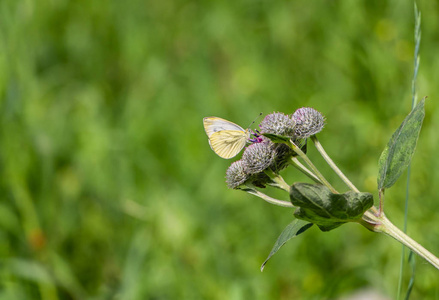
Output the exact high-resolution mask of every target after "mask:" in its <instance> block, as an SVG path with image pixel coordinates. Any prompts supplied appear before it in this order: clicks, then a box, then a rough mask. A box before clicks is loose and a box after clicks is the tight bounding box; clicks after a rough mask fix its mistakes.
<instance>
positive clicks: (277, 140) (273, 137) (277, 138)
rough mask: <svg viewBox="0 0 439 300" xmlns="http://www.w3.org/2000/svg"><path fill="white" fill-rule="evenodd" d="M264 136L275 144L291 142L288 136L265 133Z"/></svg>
mask: <svg viewBox="0 0 439 300" xmlns="http://www.w3.org/2000/svg"><path fill="white" fill-rule="evenodd" d="M262 135H263V136H265V137H266V138H269V139H270V140H271V141H272V142H273V143H285V142H288V141H289V140H290V138H289V137H287V136H282V135H277V134H272V133H263V134H262Z"/></svg>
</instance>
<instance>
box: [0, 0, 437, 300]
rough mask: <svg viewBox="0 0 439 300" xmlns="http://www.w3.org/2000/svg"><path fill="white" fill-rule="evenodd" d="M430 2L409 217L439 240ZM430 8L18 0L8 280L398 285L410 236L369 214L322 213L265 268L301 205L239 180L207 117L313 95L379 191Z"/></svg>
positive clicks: (204, 289)
mask: <svg viewBox="0 0 439 300" xmlns="http://www.w3.org/2000/svg"><path fill="white" fill-rule="evenodd" d="M418 5H419V9H420V11H421V12H422V42H421V50H420V56H421V67H420V72H419V78H418V85H419V86H418V88H419V89H418V91H419V96H420V97H422V96H425V95H428V96H429V100H428V102H427V104H426V110H427V114H426V118H425V122H424V127H423V130H422V132H421V137H420V141H419V143H418V148H417V153H416V155H415V157H414V159H413V162H412V163H413V164H412V176H411V186H410V196H411V202H410V213H409V225H408V232H409V234H410V235H411V236H412V237H413V238H414V239H415V240H417V241H418V242H420V243H421V244H423V245H424V246H425V247H426V248H427V249H430V250H431V251H432V252H433V253H435V254H436V255H438V254H439V238H438V237H439V226H438V224H439V220H438V218H437V216H438V211H439V199H438V194H439V186H438V185H437V182H438V181H439V157H438V155H437V151H438V149H439V135H438V132H437V128H438V127H439V117H437V116H438V112H439V105H438V104H437V99H438V97H437V95H438V94H439V85H438V82H439V60H438V57H437V53H438V50H437V49H439V31H438V28H439V3H438V2H437V1H430V0H423V1H419V2H418ZM413 15H414V12H413V2H412V1H396V0H394V1H353V0H348V1H327V0H326V1H319V0H318V1H312V2H310V1H285V0H271V1H268V0H237V1H218V0H211V1H209V0H200V1H189V0H188V1H167V0H163V1H153V0H152V1H139V0H130V1H104V0H102V1H85V0H82V1H80V0H78V1H67V0H41V1H32V0H27V1H17V0H2V1H0V113H1V128H0V172H1V177H0V195H1V198H0V264H1V268H0V276H1V280H0V299H49V300H52V299H53V300H55V299H232V300H234V299H341V298H342V297H348V295H350V294H352V293H355V292H356V291H358V290H362V289H373V290H374V291H376V292H378V293H380V294H382V295H386V296H387V297H388V298H389V299H393V298H395V295H396V291H397V286H398V274H399V262H400V253H401V246H400V244H398V243H397V242H395V241H393V240H392V239H390V238H388V237H386V236H383V235H378V234H374V233H371V232H369V231H367V230H365V229H364V228H362V227H360V226H358V225H354V224H348V225H344V226H342V227H340V228H339V229H337V230H334V231H331V232H328V233H322V232H320V231H319V230H318V229H317V228H312V229H310V230H309V231H308V232H307V233H306V234H304V235H302V236H300V237H299V238H297V239H295V240H293V241H291V242H290V243H288V244H286V245H285V246H284V247H283V248H282V249H281V250H280V251H279V253H278V254H277V255H275V256H274V257H273V259H272V260H270V261H269V263H268V264H267V266H266V268H265V270H264V272H262V273H261V272H260V271H259V267H260V265H261V263H262V262H263V261H264V259H265V258H266V257H267V255H268V253H269V252H270V250H271V247H272V245H273V243H274V242H275V240H276V239H277V237H278V235H279V234H280V232H281V231H282V230H283V229H284V227H285V226H286V225H287V224H288V223H289V222H290V221H291V219H292V211H291V210H288V209H286V208H280V207H275V206H272V205H269V204H267V203H265V202H263V201H262V200H260V199H259V198H255V197H253V196H250V195H248V194H246V193H243V192H240V191H234V190H229V189H228V188H227V187H226V185H225V182H224V176H225V171H226V169H227V167H228V166H229V165H230V162H231V161H226V160H223V159H221V158H219V157H217V156H216V155H215V154H214V153H213V152H212V151H211V149H210V148H209V145H208V142H207V137H206V135H205V133H204V130H203V126H202V119H203V117H205V116H211V115H214V116H219V117H222V118H226V119H228V120H231V121H233V122H236V123H238V124H240V125H242V126H243V127H246V126H248V124H250V122H251V121H252V120H253V119H254V118H255V117H256V116H257V115H258V114H259V113H260V112H263V113H264V114H268V113H270V112H273V111H282V112H284V113H292V112H294V111H295V110H296V109H297V108H299V107H302V106H312V107H314V108H316V109H318V110H319V111H321V112H322V113H323V114H324V115H325V116H326V118H327V125H326V127H325V129H324V131H323V132H322V133H320V134H319V139H320V141H321V142H322V144H323V145H324V146H325V148H326V150H327V152H328V153H330V155H331V156H332V158H333V159H334V160H335V161H336V162H337V163H338V165H339V166H340V168H341V169H342V170H344V171H345V173H346V174H347V175H348V177H350V178H351V180H352V181H353V182H354V183H355V184H356V185H357V186H358V187H359V188H360V189H361V190H363V191H370V192H374V194H375V195H376V192H375V190H376V179H375V178H376V174H377V161H378V157H379V155H380V153H381V151H382V149H383V148H384V146H385V144H386V143H387V140H388V139H389V138H390V136H391V134H392V132H393V131H394V130H395V129H396V128H397V127H398V126H399V123H400V122H401V121H402V120H403V118H404V117H405V115H406V114H407V113H408V112H409V110H410V107H411V80H412V73H413V48H414V46H413V33H414V16H413ZM259 120H260V119H259ZM309 156H310V157H311V159H312V160H313V161H315V163H316V164H317V165H319V166H321V170H322V171H323V173H324V174H325V175H326V176H327V178H328V179H329V180H330V181H331V182H335V183H334V184H335V186H336V187H337V188H338V189H340V190H346V188H345V187H344V186H343V184H342V183H341V182H340V181H339V180H338V179H337V178H336V177H335V175H334V174H333V173H332V172H331V171H330V169H329V168H328V167H326V165H325V164H324V163H323V161H322V159H321V157H319V156H318V155H317V153H316V151H315V149H314V148H312V147H310V148H309ZM282 175H284V177H285V178H286V179H287V181H288V182H289V183H293V182H294V181H295V180H305V179H304V178H303V177H302V176H300V175H299V174H298V173H297V172H295V170H294V169H287V170H285V171H283V173H282ZM278 195H279V197H283V199H287V195H285V194H280V193H279V194H278ZM404 195H405V176H403V177H402V178H401V179H400V181H399V182H398V183H397V184H396V185H395V186H394V187H393V188H392V189H390V190H389V191H388V192H387V193H386V205H385V210H386V212H387V216H388V217H389V218H390V219H391V220H392V221H393V222H394V223H395V224H396V225H398V226H399V227H402V224H403V212H404ZM409 273H410V272H409V269H407V272H406V275H405V276H404V285H406V284H407V283H408V279H409V276H408V275H409ZM438 282H439V272H438V271H437V270H435V269H434V268H433V267H432V266H430V265H429V264H427V263H425V262H424V261H422V260H420V259H418V260H417V270H416V283H415V287H414V290H413V297H412V299H439V284H438Z"/></svg>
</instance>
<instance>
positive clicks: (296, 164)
mask: <svg viewBox="0 0 439 300" xmlns="http://www.w3.org/2000/svg"><path fill="white" fill-rule="evenodd" d="M290 164H291V165H292V166H294V167H295V168H296V169H298V170H299V171H300V172H302V173H303V174H305V175H306V176H308V177H309V178H311V180H313V181H314V182H316V183H320V184H323V183H322V181H321V180H320V179H319V178H318V177H317V176H316V175H315V174H314V173H313V172H311V171H310V170H309V169H308V168H307V167H305V166H304V165H302V164H301V163H300V161H299V160H298V159H297V157H295V156H292V157H291V159H290Z"/></svg>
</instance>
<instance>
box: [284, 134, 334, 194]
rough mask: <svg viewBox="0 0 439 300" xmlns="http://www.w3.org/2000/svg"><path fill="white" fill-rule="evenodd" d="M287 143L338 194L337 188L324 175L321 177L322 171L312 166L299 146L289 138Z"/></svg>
mask: <svg viewBox="0 0 439 300" xmlns="http://www.w3.org/2000/svg"><path fill="white" fill-rule="evenodd" d="M287 143H288V146H290V148H291V149H293V150H294V152H296V153H297V154H298V155H299V156H300V158H302V159H303V160H304V161H305V163H306V164H307V165H308V166H309V167H310V168H311V170H312V171H313V172H314V174H315V175H317V177H318V178H319V179H320V181H321V182H322V183H323V184H324V185H326V186H327V187H328V188H329V189H330V190H331V192H333V193H336V194H338V192H337V190H336V189H334V188H333V187H332V185H331V184H330V183H329V182H328V180H326V178H325V177H323V175H322V173H320V171H319V170H318V169H317V168H316V166H314V164H313V163H312V162H311V160H310V159H309V158H308V156H306V154H305V153H303V151H302V150H300V148H299V147H298V146H297V145H296V144H294V143H293V142H292V141H291V140H290V141H288V142H287Z"/></svg>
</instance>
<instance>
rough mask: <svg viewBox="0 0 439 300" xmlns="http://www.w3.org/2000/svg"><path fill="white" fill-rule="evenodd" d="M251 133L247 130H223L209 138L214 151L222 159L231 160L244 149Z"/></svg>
mask: <svg viewBox="0 0 439 300" xmlns="http://www.w3.org/2000/svg"><path fill="white" fill-rule="evenodd" d="M248 138H249V132H248V131H247V130H245V131H244V130H222V131H218V132H214V133H213V134H212V135H211V136H210V137H209V144H210V147H211V148H212V150H213V151H214V152H215V153H216V154H218V155H219V156H220V157H222V158H225V159H229V158H232V157H234V156H236V155H237V154H238V153H239V152H240V151H241V150H242V148H244V146H245V144H246V142H247V139H248Z"/></svg>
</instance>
